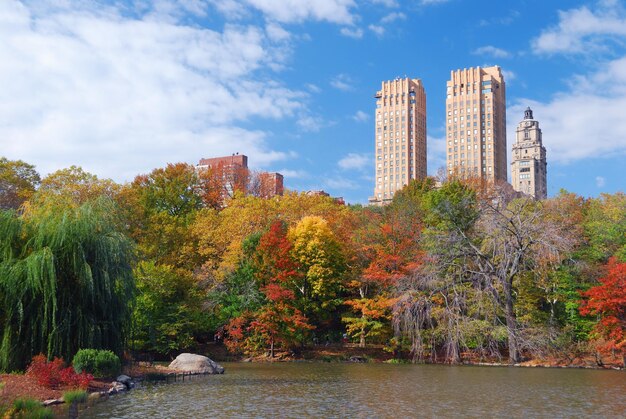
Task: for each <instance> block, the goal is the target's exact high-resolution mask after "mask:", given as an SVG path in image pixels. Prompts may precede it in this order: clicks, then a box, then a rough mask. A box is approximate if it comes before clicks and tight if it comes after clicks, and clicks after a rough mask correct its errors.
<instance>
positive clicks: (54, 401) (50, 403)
mask: <svg viewBox="0 0 626 419" xmlns="http://www.w3.org/2000/svg"><path fill="white" fill-rule="evenodd" d="M63 403H65V401H64V400H63V399H50V400H45V401H44V402H43V403H42V404H43V405H44V406H45V407H48V406H54V405H55V404H63Z"/></svg>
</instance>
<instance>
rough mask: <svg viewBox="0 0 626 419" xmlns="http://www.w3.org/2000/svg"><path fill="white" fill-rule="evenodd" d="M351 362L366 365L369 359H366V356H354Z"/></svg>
mask: <svg viewBox="0 0 626 419" xmlns="http://www.w3.org/2000/svg"><path fill="white" fill-rule="evenodd" d="M350 362H358V363H364V362H367V358H365V357H364V356H358V355H352V356H351V357H350Z"/></svg>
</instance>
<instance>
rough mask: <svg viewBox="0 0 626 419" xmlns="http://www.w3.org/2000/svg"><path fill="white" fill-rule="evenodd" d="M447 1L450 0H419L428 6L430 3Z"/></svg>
mask: <svg viewBox="0 0 626 419" xmlns="http://www.w3.org/2000/svg"><path fill="white" fill-rule="evenodd" d="M449 1H450V0H420V4H421V5H424V6H428V5H430V4H440V3H447V2H449Z"/></svg>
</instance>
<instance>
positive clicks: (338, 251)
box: [289, 216, 346, 319]
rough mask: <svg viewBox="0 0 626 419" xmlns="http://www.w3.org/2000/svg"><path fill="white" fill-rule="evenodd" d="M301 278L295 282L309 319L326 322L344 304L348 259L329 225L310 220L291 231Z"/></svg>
mask: <svg viewBox="0 0 626 419" xmlns="http://www.w3.org/2000/svg"><path fill="white" fill-rule="evenodd" d="M289 240H290V241H291V243H293V250H292V251H291V253H292V255H293V258H294V260H295V261H296V262H297V264H298V269H299V270H300V274H301V275H299V276H298V277H297V278H296V279H295V280H294V281H293V282H294V285H295V288H296V292H297V293H298V296H299V299H300V300H301V308H302V310H303V312H304V313H305V314H306V315H307V316H312V315H316V316H318V317H320V319H321V318H324V317H326V316H327V314H328V313H332V312H333V310H334V309H335V308H336V307H337V306H338V305H339V304H340V303H341V292H342V291H343V288H344V284H343V282H342V281H343V274H344V272H345V269H346V266H345V259H344V255H343V252H342V247H341V245H340V244H339V242H338V241H337V239H336V237H335V235H334V233H333V231H332V230H331V229H330V227H329V224H328V222H327V221H326V220H325V219H323V218H322V217H318V216H307V217H304V218H302V219H301V220H300V221H299V222H298V224H296V225H295V226H294V227H293V228H291V229H290V230H289Z"/></svg>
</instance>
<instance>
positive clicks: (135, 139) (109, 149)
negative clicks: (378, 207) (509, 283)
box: [0, 0, 626, 203]
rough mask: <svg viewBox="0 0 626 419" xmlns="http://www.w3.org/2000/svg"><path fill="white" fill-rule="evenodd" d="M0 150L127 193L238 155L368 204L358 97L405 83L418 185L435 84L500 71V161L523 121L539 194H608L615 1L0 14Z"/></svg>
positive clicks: (33, 9) (433, 125)
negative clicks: (160, 176)
mask: <svg viewBox="0 0 626 419" xmlns="http://www.w3.org/2000/svg"><path fill="white" fill-rule="evenodd" d="M0 63H1V65H0V86H1V88H0V150H1V153H0V154H2V155H5V156H6V157H8V158H10V159H22V160H25V161H27V162H29V163H32V164H35V165H36V166H37V169H38V170H39V171H40V172H41V173H43V174H46V173H49V172H52V171H54V170H57V169H60V168H64V167H68V166H70V165H72V164H75V165H79V166H82V167H83V168H84V169H85V170H87V171H89V172H92V173H95V174H97V175H98V176H99V177H103V178H112V179H114V180H116V181H119V182H124V181H130V180H132V179H133V177H134V176H135V175H137V174H140V173H147V172H149V171H150V170H152V169H153V168H155V167H161V166H164V165H165V164H167V163H168V162H178V161H184V162H188V163H193V164H195V163H197V161H198V160H199V159H200V158H202V157H213V156H220V155H230V154H231V153H235V152H239V153H243V154H247V155H248V156H249V164H250V166H251V167H252V168H254V169H258V170H271V171H279V172H281V173H283V174H284V175H285V184H286V186H287V187H288V188H290V189H296V190H310V189H324V190H326V191H328V192H329V193H331V194H332V195H334V196H343V197H344V198H346V200H347V201H348V202H351V203H365V202H367V198H368V197H369V196H370V195H371V194H372V191H373V157H374V153H373V152H374V147H373V143H374V140H373V119H372V115H373V112H374V99H373V97H372V96H373V94H374V92H375V91H376V90H378V89H379V88H380V83H381V81H382V80H389V79H393V78H395V77H396V76H404V75H407V76H409V77H412V78H420V79H422V81H423V83H424V86H425V89H426V95H427V104H428V105H427V122H428V149H429V156H428V171H429V173H430V174H433V175H434V174H436V173H437V170H438V169H439V168H440V167H442V166H443V165H444V164H445V154H444V147H443V133H444V130H443V128H444V104H445V83H446V80H447V79H448V78H449V76H450V71H451V70H453V69H458V68H465V67H473V66H478V65H480V66H488V65H499V66H501V67H502V69H503V71H504V74H505V79H506V82H507V105H508V106H507V120H508V127H509V129H508V147H509V148H510V145H511V144H512V142H513V140H514V127H515V125H516V124H517V123H518V122H519V120H520V119H521V118H522V116H523V109H525V107H526V106H531V107H532V108H533V110H534V114H535V118H536V119H537V120H539V122H540V126H541V127H542V129H543V138H544V145H545V146H546V148H547V151H548V193H549V195H554V194H555V193H557V192H558V191H559V189H561V188H565V189H568V190H570V191H573V192H576V193H578V194H581V195H583V196H597V195H598V194H600V193H601V192H616V191H624V189H625V185H626V180H625V174H626V164H624V162H625V156H626V117H625V116H624V114H625V111H624V109H626V5H625V4H624V2H621V1H614V0H613V1H611V0H604V1H602V0H601V1H556V0H555V1H545V0H543V1H541V0H520V1H515V2H512V1H480V0H472V1H469V0H465V1H464V0H412V1H400V0H361V1H359V0H161V1H148V0H137V1H104V0H101V1H83V0H76V1H69V0H67V1H52V0H50V1H46V0H38V1H22V2H19V1H12V0H3V1H0Z"/></svg>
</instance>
